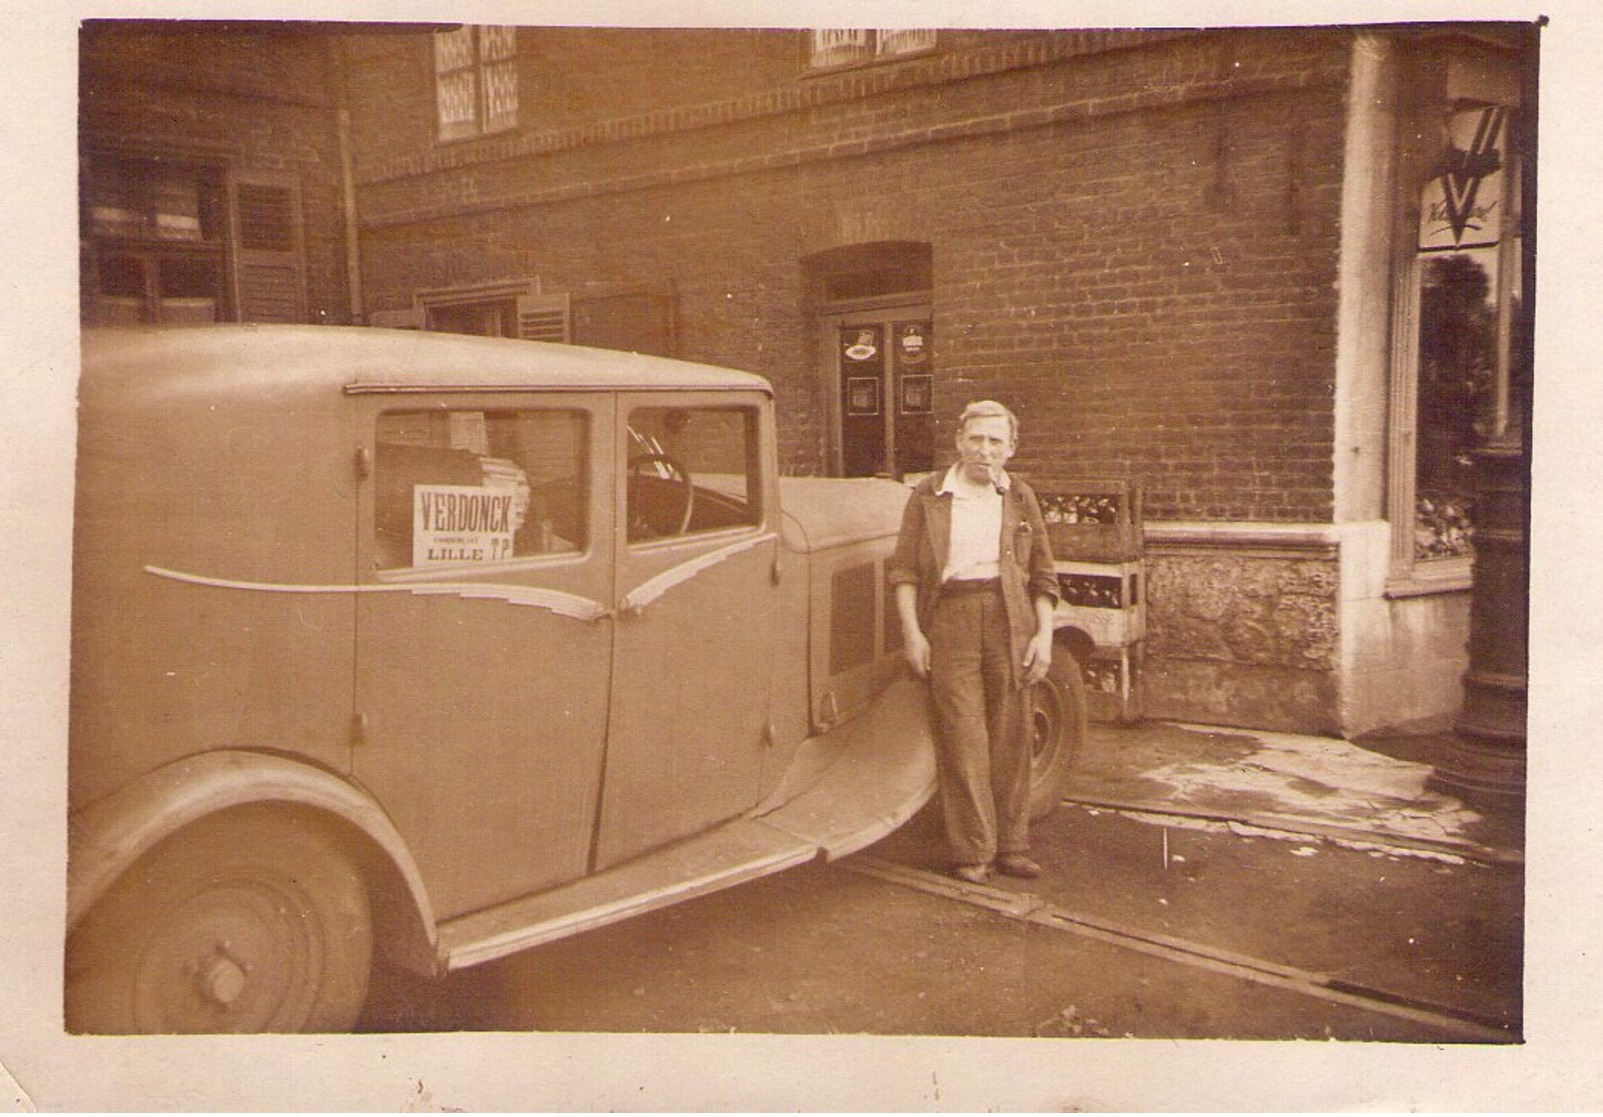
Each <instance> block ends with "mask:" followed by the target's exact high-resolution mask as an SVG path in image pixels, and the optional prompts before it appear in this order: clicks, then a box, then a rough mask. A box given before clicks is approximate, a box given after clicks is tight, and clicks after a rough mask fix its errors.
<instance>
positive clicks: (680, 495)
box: [628, 407, 761, 542]
mask: <svg viewBox="0 0 1603 1117" xmlns="http://www.w3.org/2000/svg"><path fill="white" fill-rule="evenodd" d="M629 438H630V445H629V486H628V515H629V539H630V541H631V542H637V541H643V540H649V539H656V538H661V537H663V536H670V535H678V534H682V533H685V532H698V531H716V530H718V529H721V528H730V527H738V526H741V525H748V524H756V523H757V522H758V521H759V518H760V511H761V510H760V508H759V507H758V504H759V502H758V499H757V490H756V476H757V471H756V467H755V463H756V460H757V454H756V450H757V422H756V413H755V412H753V411H751V410H749V409H744V408H684V407H643V408H637V409H636V410H635V411H633V412H631V413H630V416H629Z"/></svg>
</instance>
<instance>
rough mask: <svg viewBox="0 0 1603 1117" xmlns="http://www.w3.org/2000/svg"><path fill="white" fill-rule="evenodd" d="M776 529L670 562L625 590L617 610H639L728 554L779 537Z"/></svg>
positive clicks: (733, 553) (747, 549)
mask: <svg viewBox="0 0 1603 1117" xmlns="http://www.w3.org/2000/svg"><path fill="white" fill-rule="evenodd" d="M778 538H779V536H778V535H776V534H775V533H774V532H771V531H767V532H764V533H762V534H761V535H754V536H752V537H751V538H750V539H741V540H738V541H736V542H734V543H730V544H727V545H726V546H723V547H719V548H718V549H717V550H715V551H708V552H707V553H706V554H704V555H697V556H696V557H695V558H693V559H686V560H685V561H684V562H682V563H680V564H679V565H678V566H670V567H669V568H668V569H667V570H664V571H663V572H662V573H661V574H656V575H654V576H652V577H650V578H647V579H646V580H645V581H644V582H641V583H640V584H639V585H638V586H636V587H635V588H634V589H632V590H630V591H629V592H628V593H626V594H624V595H623V597H622V599H621V600H619V602H618V611H619V612H624V611H629V612H636V613H638V612H639V611H640V610H642V609H644V608H645V607H646V606H647V605H650V604H651V603H652V602H653V601H655V600H657V598H659V597H661V596H662V595H663V594H665V593H667V592H668V591H669V590H671V589H673V588H674V587H675V586H677V585H679V584H680V583H682V582H688V581H689V580H690V579H691V578H694V577H695V576H696V575H697V574H700V573H701V572H702V571H703V570H706V569H708V568H709V567H712V566H717V565H718V564H719V563H720V562H723V561H724V560H725V559H727V558H733V557H734V556H735V555H738V554H742V553H744V552H746V551H749V550H751V549H752V548H754V547H759V546H761V545H762V544H764V543H767V542H768V541H769V540H772V539H778Z"/></svg>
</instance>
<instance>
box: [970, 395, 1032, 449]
mask: <svg viewBox="0 0 1603 1117" xmlns="http://www.w3.org/2000/svg"><path fill="white" fill-rule="evenodd" d="M993 415H1000V416H1002V418H1004V419H1006V420H1007V429H1008V434H1009V435H1011V436H1012V439H1013V441H1014V442H1018V440H1019V417H1018V416H1017V415H1015V414H1013V412H1012V411H1010V410H1008V409H1007V407H1006V406H1004V405H1003V404H1000V403H997V402H996V401H995V400H994V399H977V400H974V401H973V402H972V403H970V404H969V405H968V406H967V407H965V408H963V414H961V415H959V416H958V417H957V429H958V433H959V434H961V433H962V432H963V431H965V430H967V429H968V421H969V420H970V419H988V418H990V417H991V416H993Z"/></svg>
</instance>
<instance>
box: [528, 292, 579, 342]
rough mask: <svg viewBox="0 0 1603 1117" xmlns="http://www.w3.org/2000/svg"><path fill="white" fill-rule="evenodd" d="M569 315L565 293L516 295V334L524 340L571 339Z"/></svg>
mask: <svg viewBox="0 0 1603 1117" xmlns="http://www.w3.org/2000/svg"><path fill="white" fill-rule="evenodd" d="M570 317H571V316H570V314H569V313H568V296H567V295H566V294H562V295H521V296H519V297H518V336H519V337H521V338H523V339H524V340H525V341H571V340H572V339H573V332H572V326H571V325H570Z"/></svg>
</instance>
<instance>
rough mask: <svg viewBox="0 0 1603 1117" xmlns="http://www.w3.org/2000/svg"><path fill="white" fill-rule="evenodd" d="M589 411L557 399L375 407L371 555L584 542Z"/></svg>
mask: <svg viewBox="0 0 1603 1117" xmlns="http://www.w3.org/2000/svg"><path fill="white" fill-rule="evenodd" d="M588 429H589V425H588V417H587V416H586V414H585V413H584V412H580V411H569V410H561V409H556V408H552V409H540V410H527V411H477V410H466V411H451V412H441V411H396V412H388V413H386V414H384V415H382V416H380V417H379V423H378V436H377V453H376V455H375V457H376V468H375V470H374V515H373V519H374V533H375V555H376V563H377V565H378V566H379V567H380V568H381V569H383V568H393V567H405V566H415V567H422V566H445V565H460V564H464V563H466V564H475V563H492V562H500V561H507V560H510V559H517V558H525V557H532V556H539V555H560V554H574V553H577V552H579V551H582V550H583V549H584V548H585V546H586V544H587V542H588V523H587V520H586V507H587V505H586V501H585V499H584V494H585V491H586V486H587V480H586V477H587V470H586V461H587V455H586V452H585V448H586V446H587V444H588V440H587V432H588Z"/></svg>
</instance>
